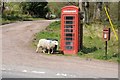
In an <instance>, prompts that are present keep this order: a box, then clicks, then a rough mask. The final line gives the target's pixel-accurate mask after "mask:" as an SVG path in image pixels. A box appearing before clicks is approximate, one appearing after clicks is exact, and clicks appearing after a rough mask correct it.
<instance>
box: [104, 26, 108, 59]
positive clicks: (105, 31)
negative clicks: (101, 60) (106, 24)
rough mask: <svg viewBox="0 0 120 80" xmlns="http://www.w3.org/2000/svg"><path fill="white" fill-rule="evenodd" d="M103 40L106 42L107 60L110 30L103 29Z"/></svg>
mask: <svg viewBox="0 0 120 80" xmlns="http://www.w3.org/2000/svg"><path fill="white" fill-rule="evenodd" d="M103 39H104V41H105V58H106V59H107V42H108V41H109V40H110V28H104V29H103Z"/></svg>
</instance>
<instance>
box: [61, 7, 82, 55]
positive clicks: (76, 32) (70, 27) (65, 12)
mask: <svg viewBox="0 0 120 80" xmlns="http://www.w3.org/2000/svg"><path fill="white" fill-rule="evenodd" d="M79 10H80V9H79V8H78V7H76V6H65V7H63V8H62V11H61V38H60V49H61V51H63V53H64V54H77V53H78V50H79V48H80V43H81V41H82V40H80V39H81V37H80V36H81V35H80V33H81V32H80V29H81V28H80V26H79V24H80V16H79Z"/></svg>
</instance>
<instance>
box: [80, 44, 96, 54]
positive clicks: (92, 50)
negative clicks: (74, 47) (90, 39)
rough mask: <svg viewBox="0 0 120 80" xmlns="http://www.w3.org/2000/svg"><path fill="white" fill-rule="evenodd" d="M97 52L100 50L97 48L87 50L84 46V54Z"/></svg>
mask: <svg viewBox="0 0 120 80" xmlns="http://www.w3.org/2000/svg"><path fill="white" fill-rule="evenodd" d="M96 50H98V49H97V47H91V48H87V47H84V46H83V48H82V51H81V52H83V53H85V54H88V53H91V52H94V51H96Z"/></svg>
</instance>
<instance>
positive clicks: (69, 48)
mask: <svg viewBox="0 0 120 80" xmlns="http://www.w3.org/2000/svg"><path fill="white" fill-rule="evenodd" d="M65 48H66V49H67V50H71V49H73V47H72V46H66V47H65Z"/></svg>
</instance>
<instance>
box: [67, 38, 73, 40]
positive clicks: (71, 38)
mask: <svg viewBox="0 0 120 80" xmlns="http://www.w3.org/2000/svg"><path fill="white" fill-rule="evenodd" d="M65 40H73V39H72V38H65Z"/></svg>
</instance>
